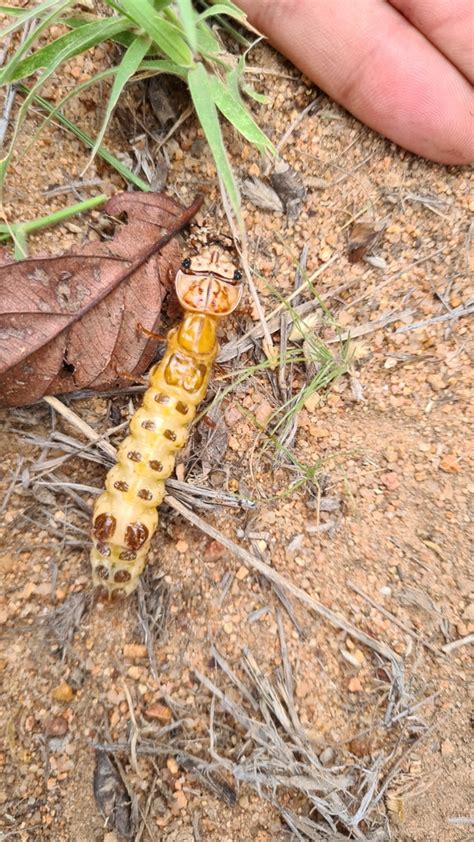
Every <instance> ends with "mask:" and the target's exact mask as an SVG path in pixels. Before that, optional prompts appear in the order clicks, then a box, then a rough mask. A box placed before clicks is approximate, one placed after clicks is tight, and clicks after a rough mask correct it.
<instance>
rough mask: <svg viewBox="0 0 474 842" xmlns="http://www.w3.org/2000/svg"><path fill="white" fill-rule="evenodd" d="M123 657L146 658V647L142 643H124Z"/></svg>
mask: <svg viewBox="0 0 474 842" xmlns="http://www.w3.org/2000/svg"><path fill="white" fill-rule="evenodd" d="M123 655H124V658H131V659H132V660H133V659H136V658H146V656H147V649H146V646H144V645H143V644H142V643H126V644H125V646H124V647H123Z"/></svg>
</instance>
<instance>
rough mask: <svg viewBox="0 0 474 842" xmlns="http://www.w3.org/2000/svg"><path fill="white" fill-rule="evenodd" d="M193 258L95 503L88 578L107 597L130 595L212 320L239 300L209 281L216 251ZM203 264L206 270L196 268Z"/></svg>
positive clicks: (201, 373)
mask: <svg viewBox="0 0 474 842" xmlns="http://www.w3.org/2000/svg"><path fill="white" fill-rule="evenodd" d="M195 262H196V263H197V268H196V272H191V271H190V272H189V273H187V274H185V273H184V272H180V273H178V277H177V291H178V295H179V298H180V301H181V303H182V304H183V305H184V307H185V308H186V312H185V314H184V318H183V320H182V322H181V323H180V325H179V326H178V327H177V328H174V329H173V330H171V331H170V332H169V334H168V339H167V346H166V351H165V354H164V356H163V358H162V360H161V362H160V363H158V364H157V365H155V366H154V367H153V368H152V369H151V371H150V386H149V388H148V389H147V391H146V392H145V395H144V397H143V402H142V405H141V406H140V408H139V409H138V410H137V411H136V412H135V414H134V416H133V418H132V420H131V422H130V432H129V435H128V436H127V437H126V438H125V439H124V441H123V442H122V443H121V445H120V447H119V449H118V452H117V464H116V465H114V467H113V468H111V470H110V471H109V473H108V474H107V478H106V481H105V488H106V490H105V491H104V492H103V493H102V494H101V495H100V497H99V498H98V500H97V502H96V504H95V507H94V513H93V529H92V541H93V547H92V552H91V564H92V578H93V583H94V585H96V586H99V587H101V588H105V589H106V591H107V592H108V594H109V596H111V595H112V594H113V593H117V592H119V593H121V594H129V593H131V591H133V590H134V589H135V588H136V586H137V584H138V579H139V576H140V574H141V573H142V571H143V568H144V565H145V562H146V558H147V555H148V551H149V549H150V543H151V539H152V537H153V534H154V533H155V531H156V528H157V526H158V512H157V507H158V506H159V505H160V503H161V502H162V500H163V497H164V494H165V480H166V479H167V478H168V477H169V476H170V474H171V473H172V472H173V469H174V464H175V457H176V451H178V450H180V449H181V448H183V447H184V445H185V444H186V441H187V439H188V435H189V427H190V424H191V422H192V421H193V419H194V416H195V414H196V408H197V406H198V404H199V403H200V402H201V401H202V399H203V398H204V395H205V393H206V389H207V384H208V380H209V375H210V372H211V368H212V364H213V362H214V360H215V358H216V355H217V351H218V345H217V337H216V334H217V324H218V320H219V318H221V317H222V316H223V315H227V314H228V313H229V312H231V310H232V309H234V308H235V307H236V306H237V304H238V301H239V299H240V294H241V289H240V287H236V285H235V284H234V285H231V281H230V279H228V277H227V276H225V277H222V276H218V280H217V281H216V280H215V278H214V275H213V274H212V272H210V270H209V264H211V267H212V268H213V267H214V264H215V263H216V259H215V257H212V259H211V260H210V261H209V260H208V261H207V262H205V261H203V259H201V261H200V262H198V261H195ZM203 262H204V268H205V269H206V268H207V271H206V272H205V271H204V269H201V270H200V271H199V269H200V266H201V265H202V263H203ZM188 263H189V261H188ZM183 265H185V264H183ZM187 268H188V267H187ZM226 268H227V267H226ZM236 274H238V273H236ZM196 275H197V280H196ZM219 278H220V280H219ZM216 285H217V286H216ZM184 287H185V289H184ZM190 296H191V297H190ZM193 296H194V299H193ZM229 296H230V300H229ZM193 300H194V301H195V304H194V305H193ZM191 307H192V308H193V309H191Z"/></svg>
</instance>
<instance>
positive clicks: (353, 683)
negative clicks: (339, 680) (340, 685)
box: [347, 677, 363, 693]
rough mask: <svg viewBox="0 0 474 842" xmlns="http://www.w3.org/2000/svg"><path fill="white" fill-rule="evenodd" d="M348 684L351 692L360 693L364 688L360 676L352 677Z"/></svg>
mask: <svg viewBox="0 0 474 842" xmlns="http://www.w3.org/2000/svg"><path fill="white" fill-rule="evenodd" d="M347 686H348V687H349V690H350V692H351V693H360V692H362V690H363V687H362V684H361V682H360V678H357V677H354V678H351V679H350V681H349V684H348V685H347Z"/></svg>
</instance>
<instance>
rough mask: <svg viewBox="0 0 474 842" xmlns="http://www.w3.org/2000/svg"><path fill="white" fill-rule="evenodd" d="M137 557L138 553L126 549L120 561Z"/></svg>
mask: <svg viewBox="0 0 474 842" xmlns="http://www.w3.org/2000/svg"><path fill="white" fill-rule="evenodd" d="M136 557H137V554H136V553H134V552H133V551H132V550H124V551H123V552H121V553H120V555H119V559H120V561H135V559H136Z"/></svg>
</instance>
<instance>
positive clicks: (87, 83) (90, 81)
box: [18, 67, 117, 161]
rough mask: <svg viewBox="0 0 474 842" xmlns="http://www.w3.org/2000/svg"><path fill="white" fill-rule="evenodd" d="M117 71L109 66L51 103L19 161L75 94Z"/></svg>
mask: <svg viewBox="0 0 474 842" xmlns="http://www.w3.org/2000/svg"><path fill="white" fill-rule="evenodd" d="M116 72H117V68H116V67H109V68H107V70H102V71H100V73H96V74H95V76H91V78H90V79H87V80H86V81H85V82H81V83H80V84H79V85H75V86H74V88H72V89H71V90H70V91H68V93H67V94H66V95H65V96H63V98H62V99H61V100H59V102H57V103H56V104H55V105H54V106H53V105H51V106H50V108H51V110H50V111H49V113H48V116H47V117H45V119H44V120H43V121H42V123H40V125H39V126H38V128H37V129H36V131H35V133H34V134H33V136H32V137H31V138H30V140H29V141H28V143H27V145H26V146H25V147H24V149H22V150H21V152H20V153H19V155H18V161H21V159H22V158H24V157H25V155H27V154H28V152H29V150H30V149H31V147H32V145H33V144H34V143H36V141H37V140H38V137H39V136H40V134H41V132H42V131H44V129H45V128H46V126H47V125H48V124H49V123H50V122H51V120H53V119H54V118H55V117H56V118H57V119H58V121H60V119H61V117H62V116H63V115H62V109H63V108H64V106H65V105H66V103H68V102H69V100H70V99H73V97H75V96H79V94H80V93H82V92H83V91H86V90H87V89H88V88H91V87H92V86H93V85H96V84H97V83H98V82H102V81H103V80H104V79H108V78H109V76H113V75H115V73H116Z"/></svg>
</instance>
